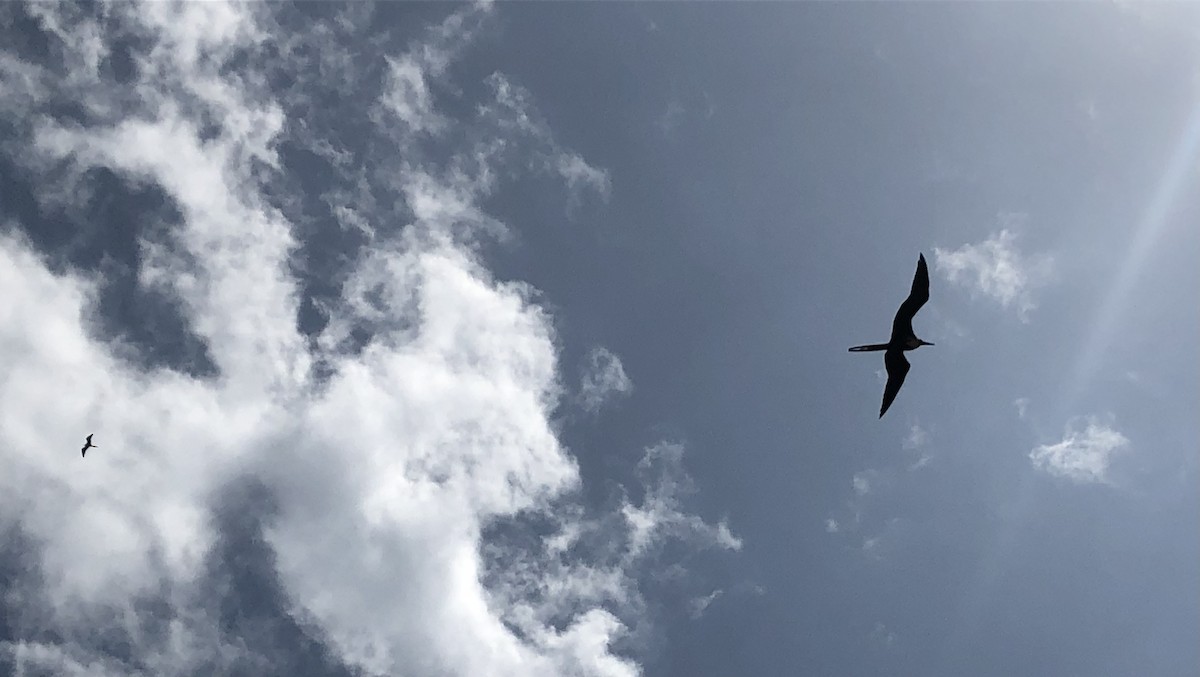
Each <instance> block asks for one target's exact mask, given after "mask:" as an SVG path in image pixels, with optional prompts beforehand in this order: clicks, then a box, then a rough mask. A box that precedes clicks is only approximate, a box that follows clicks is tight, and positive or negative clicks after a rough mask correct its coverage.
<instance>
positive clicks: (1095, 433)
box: [1029, 418, 1129, 484]
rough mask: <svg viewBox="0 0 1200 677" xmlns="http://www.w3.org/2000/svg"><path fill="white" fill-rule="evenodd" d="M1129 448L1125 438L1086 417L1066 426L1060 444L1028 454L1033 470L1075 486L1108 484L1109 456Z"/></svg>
mask: <svg viewBox="0 0 1200 677" xmlns="http://www.w3.org/2000/svg"><path fill="white" fill-rule="evenodd" d="M1128 447H1129V439H1128V438H1126V437H1125V436H1124V435H1122V434H1121V433H1120V432H1118V431H1117V430H1115V429H1113V428H1112V427H1110V426H1108V425H1106V424H1104V423H1101V422H1099V421H1097V420H1096V419H1095V418H1088V419H1087V421H1086V425H1083V426H1082V428H1081V426H1080V422H1079V421H1072V422H1071V423H1069V424H1068V425H1067V429H1066V433H1065V434H1064V435H1063V439H1062V441H1060V442H1056V443H1054V444H1041V445H1038V446H1036V447H1034V448H1033V450H1032V451H1030V452H1029V460H1030V461H1032V462H1033V467H1035V468H1037V469H1038V470H1041V471H1043V472H1047V473H1049V474H1051V475H1054V476H1056V477H1065V478H1067V479H1069V480H1071V481H1073V482H1077V483H1079V484H1093V483H1106V482H1108V467H1109V463H1110V462H1111V461H1112V457H1113V456H1114V455H1115V454H1118V453H1120V452H1122V451H1124V450H1126V449H1128Z"/></svg>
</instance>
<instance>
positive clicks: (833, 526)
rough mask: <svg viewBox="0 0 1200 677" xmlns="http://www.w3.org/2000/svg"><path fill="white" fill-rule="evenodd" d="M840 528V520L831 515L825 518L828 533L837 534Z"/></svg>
mask: <svg viewBox="0 0 1200 677" xmlns="http://www.w3.org/2000/svg"><path fill="white" fill-rule="evenodd" d="M840 528H841V527H840V525H839V524H838V521H837V520H835V519H834V518H832V517H830V518H828V519H826V520H825V532H826V533H829V534H836V533H837V532H838V530H839V529H840Z"/></svg>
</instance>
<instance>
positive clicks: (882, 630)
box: [871, 622, 896, 649]
mask: <svg viewBox="0 0 1200 677" xmlns="http://www.w3.org/2000/svg"><path fill="white" fill-rule="evenodd" d="M871 641H872V642H875V643H876V644H877V645H879V646H882V647H884V648H886V649H890V648H892V646H894V645H895V644H896V633H894V632H892V631H891V630H889V629H888V627H887V626H886V625H884V624H883V623H881V622H876V623H875V627H874V628H872V629H871Z"/></svg>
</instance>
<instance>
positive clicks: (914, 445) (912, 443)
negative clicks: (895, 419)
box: [900, 423, 933, 470]
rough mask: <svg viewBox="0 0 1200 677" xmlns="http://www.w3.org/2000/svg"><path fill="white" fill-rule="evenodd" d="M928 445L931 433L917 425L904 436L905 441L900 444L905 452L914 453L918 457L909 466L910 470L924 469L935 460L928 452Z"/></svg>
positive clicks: (911, 427)
mask: <svg viewBox="0 0 1200 677" xmlns="http://www.w3.org/2000/svg"><path fill="white" fill-rule="evenodd" d="M928 445H929V433H928V432H927V431H926V430H925V429H924V428H922V427H921V426H920V425H918V424H916V423H914V424H912V425H911V426H909V429H908V434H907V435H905V436H904V441H903V442H901V444H900V446H901V448H903V449H904V450H905V451H909V452H913V453H915V454H916V456H917V459H916V460H915V461H913V462H912V463H911V464H910V465H909V466H908V469H909V470H919V469H921V468H924V467H925V466H927V465H929V463H930V461H932V460H933V456H932V455H931V454H930V453H929V452H928V451H926V447H927V446H928Z"/></svg>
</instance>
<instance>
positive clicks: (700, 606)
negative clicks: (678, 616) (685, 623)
mask: <svg viewBox="0 0 1200 677" xmlns="http://www.w3.org/2000/svg"><path fill="white" fill-rule="evenodd" d="M722 594H724V591H723V590H713V591H712V592H710V593H708V594H707V595H704V596H703V597H696V598H694V599H692V601H691V602H690V603H689V604H688V615H689V616H691V618H692V620H696V619H698V618H700V617H701V616H703V615H704V612H705V611H706V610H708V607H709V605H711V604H712V603H713V602H715V601H716V600H717V598H718V597H720V596H721V595H722Z"/></svg>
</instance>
